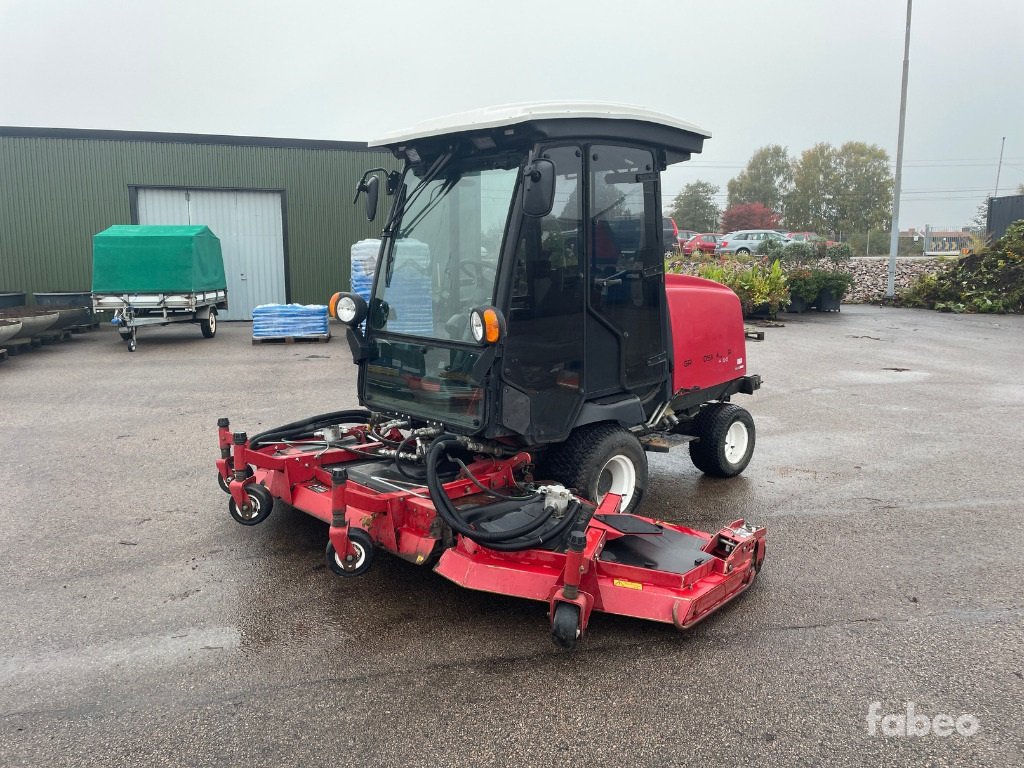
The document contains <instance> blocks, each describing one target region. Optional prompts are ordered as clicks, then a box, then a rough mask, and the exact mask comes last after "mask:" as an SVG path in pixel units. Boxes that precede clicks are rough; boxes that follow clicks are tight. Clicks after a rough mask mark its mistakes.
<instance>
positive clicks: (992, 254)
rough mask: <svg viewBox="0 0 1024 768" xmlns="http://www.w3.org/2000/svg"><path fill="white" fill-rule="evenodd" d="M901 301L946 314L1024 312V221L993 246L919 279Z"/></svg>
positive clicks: (902, 303) (902, 294)
mask: <svg viewBox="0 0 1024 768" xmlns="http://www.w3.org/2000/svg"><path fill="white" fill-rule="evenodd" d="M898 301H899V303H900V304H901V305H903V306H908V307H926V308H928V309H937V310H940V311H944V312H995V313H1004V312H1014V313H1022V312H1024V220H1021V221H1017V222H1014V223H1013V224H1011V225H1010V227H1009V228H1008V229H1007V230H1006V234H1005V235H1004V236H1003V237H1002V238H1000V239H999V240H997V241H996V242H995V243H993V244H992V245H991V246H989V247H987V248H983V249H982V250H981V251H979V252H978V253H974V254H971V255H970V256H965V257H964V258H962V259H959V260H957V261H956V262H954V263H952V264H951V265H950V266H949V267H948V268H947V269H945V270H943V271H941V272H938V273H936V274H934V275H926V276H924V277H922V278H919V279H918V280H917V281H915V282H914V283H913V284H912V285H911V286H910V287H909V288H907V289H906V290H905V291H903V292H902V293H901V294H900V296H899V299H898Z"/></svg>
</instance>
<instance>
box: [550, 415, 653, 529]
mask: <svg viewBox="0 0 1024 768" xmlns="http://www.w3.org/2000/svg"><path fill="white" fill-rule="evenodd" d="M542 474H543V475H544V476H545V477H547V478H550V479H551V480H557V481H558V482H560V483H561V484H562V485H564V486H566V487H567V488H575V489H576V490H577V491H578V492H579V493H580V495H581V496H583V497H585V498H587V499H589V500H590V501H592V502H594V503H595V504H599V503H600V502H601V499H603V498H604V497H605V494H606V493H608V491H610V490H615V486H618V487H619V489H620V490H616V492H617V493H619V494H620V495H621V496H622V497H623V505H622V511H623V512H632V511H633V510H634V509H636V508H637V505H639V504H640V500H641V499H643V496H644V491H646V490H647V481H648V476H647V454H646V453H644V449H643V447H642V446H641V445H640V441H639V440H637V438H636V435H634V434H633V433H632V432H630V431H628V430H626V429H623V428H622V427H620V426H619V425H618V424H609V423H607V422H605V423H601V424H591V425H587V426H585V427H580V428H579V429H576V430H574V431H573V433H572V434H571V435H569V439H568V440H566V441H565V442H564V443H562V444H561V445H559V446H557V447H555V448H553V449H552V450H551V451H550V452H549V454H548V456H547V458H546V459H545V460H544V465H543V472H542ZM542 479H543V478H542Z"/></svg>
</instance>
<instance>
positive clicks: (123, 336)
mask: <svg viewBox="0 0 1024 768" xmlns="http://www.w3.org/2000/svg"><path fill="white" fill-rule="evenodd" d="M117 335H118V336H120V337H121V341H128V339H130V338H131V337H132V332H131V331H118V332H117Z"/></svg>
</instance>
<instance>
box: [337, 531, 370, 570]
mask: <svg viewBox="0 0 1024 768" xmlns="http://www.w3.org/2000/svg"><path fill="white" fill-rule="evenodd" d="M348 540H349V541H350V542H352V549H354V550H355V554H352V555H349V556H348V557H342V556H341V555H339V554H338V552H337V550H335V549H334V544H332V543H331V542H329V541H328V542H327V553H326V557H327V567H328V568H330V569H331V571H332V572H333V573H334V574H335V575H337V576H361V575H362V574H364V573H366V571H367V570H369V568H370V564H371V563H372V562H373V553H374V547H373V540H372V539H370V534H368V533H367V532H366V531H364V530H362V529H361V528H351V529H349V532H348Z"/></svg>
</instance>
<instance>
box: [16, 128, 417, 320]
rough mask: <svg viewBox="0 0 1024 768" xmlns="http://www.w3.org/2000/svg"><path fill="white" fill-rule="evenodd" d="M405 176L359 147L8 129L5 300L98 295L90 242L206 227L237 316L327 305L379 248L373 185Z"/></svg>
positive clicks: (386, 158)
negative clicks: (353, 258) (359, 194)
mask: <svg viewBox="0 0 1024 768" xmlns="http://www.w3.org/2000/svg"><path fill="white" fill-rule="evenodd" d="M375 166H377V167H380V166H383V167H387V168H394V167H397V165H396V161H395V160H394V159H393V158H392V157H391V155H390V153H386V152H381V151H370V150H368V149H367V148H366V145H365V144H362V143H357V142H338V141H315V140H303V139H271V138H261V137H242V136H206V135H197V134H171V133H136V132H126V131H98V130H72V129H56V128H5V127H0V293H4V292H14V291H24V292H25V293H26V294H27V295H28V301H29V303H31V301H32V300H31V296H32V294H33V293H46V292H63V291H76V292H79V291H80V292H88V291H89V290H90V287H91V284H92V236H93V235H94V234H96V233H97V232H100V231H102V230H104V229H106V228H107V227H109V226H110V225H112V224H205V225H207V226H209V227H210V229H212V230H213V232H214V233H215V234H216V235H217V236H218V237H219V238H220V240H221V245H222V250H223V253H224V264H225V272H226V274H227V279H228V291H229V301H230V303H231V309H230V311H229V313H228V314H227V315H226V316H223V317H224V319H248V317H249V316H250V312H251V308H252V307H253V306H256V305H258V304H265V303H286V302H297V303H301V304H311V303H317V304H322V303H326V301H327V298H328V296H330V294H331V293H333V292H334V291H336V290H341V289H345V288H347V286H348V280H349V253H350V249H351V247H352V244H353V243H355V242H357V241H358V240H361V239H364V238H367V237H376V236H378V234H379V230H380V223H379V221H378V222H376V223H370V222H367V221H366V218H365V215H364V213H363V209H362V206H354V205H352V197H353V193H354V191H355V187H356V184H357V183H358V181H359V178H360V176H361V175H362V173H363V171H364V170H366V169H368V168H373V167H375Z"/></svg>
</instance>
